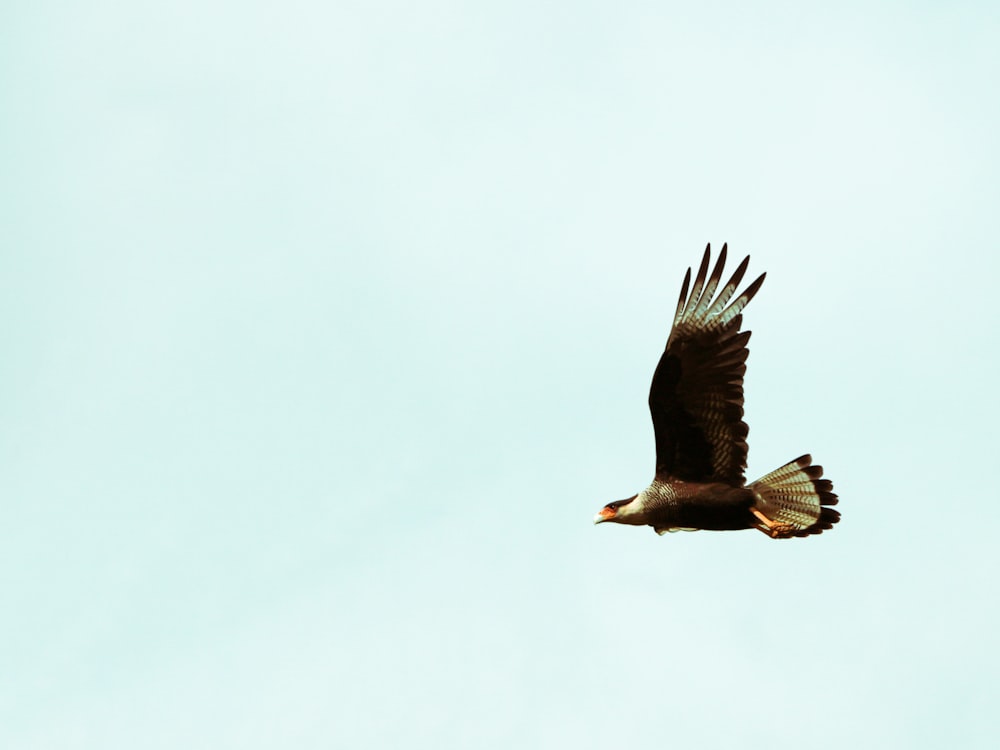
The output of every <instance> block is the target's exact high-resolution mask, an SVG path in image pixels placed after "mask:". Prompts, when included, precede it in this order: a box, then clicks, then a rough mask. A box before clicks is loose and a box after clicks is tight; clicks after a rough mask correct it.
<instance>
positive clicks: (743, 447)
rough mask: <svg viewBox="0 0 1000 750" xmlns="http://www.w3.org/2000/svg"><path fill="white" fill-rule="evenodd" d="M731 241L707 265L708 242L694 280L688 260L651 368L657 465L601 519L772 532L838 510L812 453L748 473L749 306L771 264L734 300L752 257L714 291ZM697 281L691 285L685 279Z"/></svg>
mask: <svg viewBox="0 0 1000 750" xmlns="http://www.w3.org/2000/svg"><path fill="white" fill-rule="evenodd" d="M726 249H727V247H726V245H723V246H722V252H721V253H720V254H719V259H718V261H716V264H715V267H714V269H713V270H712V274H711V276H709V275H708V266H709V261H710V260H711V245H709V246H708V247H706V248H705V255H704V256H703V257H702V260H701V267H700V268H699V269H698V274H697V276H695V279H694V285H693V286H690V285H691V269H690V268H688V270H687V274H685V276H684V285H683V286H682V287H681V296H680V300H678V302H677V312H676V313H675V314H674V323H673V327H672V328H671V330H670V336H669V337H668V339H667V346H666V349H665V350H664V352H663V356H661V357H660V362H659V364H658V365H657V367H656V371H655V372H654V373H653V383H652V385H651V386H650V389H649V411H650V413H651V414H652V416H653V432H654V434H655V436H656V475H655V477H654V479H653V482H652V484H650V485H649V487H647V488H646V489H644V490H643V491H642V492H640V493H638V494H636V495H633V496H632V497H629V498H626V499H625V500H617V501H615V502H613V503H608V504H607V505H605V506H604V507H603V508H602V509H601V511H600V512H599V513H598V514H597V516H595V518H594V523H605V522H611V523H623V524H629V525H633V526H652V527H653V530H654V531H656V533H657V534H665V533H666V532H668V531H699V530H702V529H707V530H713V531H729V530H737V529H758V530H760V531H762V532H764V533H765V534H767V535H768V536H770V537H771V538H773V539H787V538H790V537H799V536H809V535H811V534H820V533H822V532H823V531H826V530H827V529H830V528H832V527H833V524H835V523H837V521H839V520H840V513H838V512H837V511H836V510H834V509H833V508H831V507H830V506H831V505H836V504H837V496H836V495H835V494H834V493H833V484H832V483H831V482H830V480H829V479H823V478H822V476H823V467H822V466H816V465H814V464H813V462H812V456H809V455H805V456H800V457H799V458H797V459H795V460H794V461H791V462H790V463H787V464H785V465H784V466H782V467H780V468H778V469H775V470H774V471H772V472H771V473H770V474H765V475H764V476H762V477H761V478H760V479H758V480H757V481H756V482H751V483H750V484H747V483H746V479H745V477H744V471H745V470H746V465H747V441H746V438H747V433H748V432H749V429H748V427H747V425H746V422H744V421H743V374H744V373H745V372H746V359H747V355H748V354H749V351H748V350H747V341H749V340H750V331H740V324H741V323H742V322H743V316H742V314H741V313H742V312H743V308H744V307H746V306H747V303H748V302H750V300H751V299H753V297H754V295H755V294H757V291H758V290H759V289H760V286H761V284H763V283H764V277H765V276H766V275H767V274H761V275H760V277H759V278H757V280H756V281H754V282H753V283H752V284H750V286H748V287H747V288H746V289H744V290H743V293H742V294H740V295H739V296H738V297H736V299H734V300H733V301H732V302H730V301H729V300H730V299H732V297H733V294H734V293H735V292H736V288H737V287H738V286H739V284H740V282H741V281H742V280H743V275H744V274H745V273H746V270H747V265H748V264H749V262H750V257H749V256H747V257H746V258H744V260H743V262H742V263H740V265H739V267H738V268H737V269H736V272H735V273H734V274H733V276H732V278H731V279H730V280H729V282H728V283H727V284H726V285H725V286H724V287H722V290H721V291H720V292H719V293H718V295H716V293H715V292H716V290H717V289H718V288H719V284H720V282H721V280H722V270H723V268H724V267H725V264H726ZM689 286H690V294H689V293H688V287H689Z"/></svg>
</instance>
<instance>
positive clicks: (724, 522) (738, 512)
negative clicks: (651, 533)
mask: <svg viewBox="0 0 1000 750" xmlns="http://www.w3.org/2000/svg"><path fill="white" fill-rule="evenodd" d="M636 499H637V500H639V508H641V513H642V515H643V516H644V517H645V520H644V521H643V523H646V524H648V525H650V526H652V527H654V528H656V529H671V528H675V529H705V530H709V531H736V530H739V529H750V528H753V527H754V526H755V524H756V519H755V518H754V516H753V514H752V513H751V512H750V508H751V507H753V504H754V501H755V495H754V492H753V490H750V489H748V488H746V487H732V486H730V485H727V484H721V483H717V482H714V483H710V484H703V483H701V482H678V481H672V482H661V481H658V480H657V481H654V482H653V483H652V484H651V485H650V486H649V487H647V488H646V489H645V490H643V491H642V492H641V493H640V494H639V497H638V498H636Z"/></svg>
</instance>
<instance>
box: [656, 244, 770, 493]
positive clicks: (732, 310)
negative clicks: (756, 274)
mask: <svg viewBox="0 0 1000 750" xmlns="http://www.w3.org/2000/svg"><path fill="white" fill-rule="evenodd" d="M710 258H711V246H710V245H709V246H708V247H706V248H705V255H704V257H703V258H702V261H701V267H700V268H699V269H698V275H697V277H696V278H695V280H694V286H693V287H692V288H691V294H690V295H688V285H689V284H690V282H691V269H690V268H689V269H688V271H687V274H686V275H685V276H684V286H683V287H682V288H681V297H680V300H679V301H678V302H677V312H676V314H675V315H674V325H673V328H672V329H671V331H670V338H669V339H668V340H667V347H666V350H665V351H664V352H663V356H662V357H660V363H659V365H657V367H656V372H655V373H654V374H653V384H652V386H651V387H650V389H649V411H650V413H651V414H652V415H653V430H654V432H655V433H656V476H657V478H658V479H664V480H666V479H681V480H684V481H689V482H695V481H697V482H706V481H717V482H726V483H728V484H732V485H739V486H742V485H743V483H744V476H743V471H744V470H745V469H746V461H747V442H746V437H747V432H748V428H747V426H746V423H745V422H744V421H743V373H744V372H746V359H747V354H748V353H749V352H748V351H747V347H746V344H747V341H748V340H749V339H750V331H744V332H742V333H741V332H740V323H741V322H742V320H743V317H742V316H741V315H740V312H741V311H742V310H743V308H744V307H746V305H747V303H748V302H749V301H750V300H751V299H753V296H754V295H755V294H756V293H757V290H758V289H760V285H761V284H762V283H764V276H765V274H761V276H760V278H758V279H757V280H756V281H754V282H753V283H752V284H751V285H750V286H748V287H747V288H746V290H744V292H743V293H742V294H741V295H740V296H739V297H737V298H736V299H735V300H733V302H732V303H731V304H730V305H729V306H728V307H727V306H726V303H727V302H729V300H730V298H731V297H732V296H733V293H734V292H735V291H736V287H737V286H738V285H739V283H740V281H742V280H743V274H745V273H746V270H747V264H748V263H749V262H750V258H749V256H748V257H747V258H745V259H744V260H743V262H742V263H740V265H739V268H737V269H736V273H734V274H733V277H732V278H731V279H730V280H729V283H728V284H726V285H725V287H723V289H722V291H721V292H719V295H718V296H717V297H716V298H715V299H714V300H713V299H712V297H713V296H714V295H715V290H716V289H717V288H718V287H719V282H720V281H721V279H722V269H723V267H724V266H725V264H726V246H725V245H723V246H722V252H721V253H720V254H719V260H718V261H717V262H716V264H715V268H714V269H713V270H712V275H711V276H710V277H708V280H707V283H706V276H707V274H708V263H709V260H710Z"/></svg>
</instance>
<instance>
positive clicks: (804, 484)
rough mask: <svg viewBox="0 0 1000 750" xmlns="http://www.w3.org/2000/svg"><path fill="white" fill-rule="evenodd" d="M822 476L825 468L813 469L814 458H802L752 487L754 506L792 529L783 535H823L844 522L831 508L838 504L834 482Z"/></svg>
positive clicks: (767, 475) (759, 480)
mask: <svg viewBox="0 0 1000 750" xmlns="http://www.w3.org/2000/svg"><path fill="white" fill-rule="evenodd" d="M822 476H823V467H822V466H813V465H812V456H810V455H808V454H807V455H805V456H799V458H797V459H795V460H794V461H791V462H789V463H787V464H785V465H784V466H782V467H780V468H778V469H775V470H774V471H772V472H771V473H770V474H765V475H764V476H762V477H761V478H760V479H758V480H757V481H756V482H753V483H752V484H750V489H751V490H753V491H754V494H755V495H756V498H757V502H756V504H755V506H754V507H755V508H756V509H757V510H759V511H760V512H761V513H763V514H764V515H765V516H767V517H768V518H769V519H771V520H772V521H776V522H778V523H781V524H788V525H789V526H791V527H792V529H793V530H792V531H791V532H790V533H788V534H782V536H809V535H810V534H822V533H823V532H824V531H826V530H827V529H830V528H832V527H833V525H834V524H835V523H837V521H839V520H840V513H838V512H837V511H835V510H834V509H833V508H831V507H829V506H831V505H836V504H837V496H836V495H835V494H834V493H833V483H832V482H831V481H830V480H829V479H821V477H822Z"/></svg>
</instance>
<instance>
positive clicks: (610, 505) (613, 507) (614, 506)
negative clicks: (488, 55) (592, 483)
mask: <svg viewBox="0 0 1000 750" xmlns="http://www.w3.org/2000/svg"><path fill="white" fill-rule="evenodd" d="M604 507H605V508H607V509H608V510H618V504H617V503H608V504H607V505H605V506H604Z"/></svg>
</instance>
